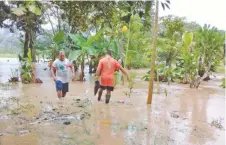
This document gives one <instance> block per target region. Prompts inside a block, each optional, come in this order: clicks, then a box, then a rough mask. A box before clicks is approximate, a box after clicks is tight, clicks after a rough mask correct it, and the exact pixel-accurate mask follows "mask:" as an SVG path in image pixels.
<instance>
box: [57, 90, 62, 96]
mask: <svg viewBox="0 0 226 145" xmlns="http://www.w3.org/2000/svg"><path fill="white" fill-rule="evenodd" d="M57 96H58V98H61V97H62V91H61V90H59V91H57Z"/></svg>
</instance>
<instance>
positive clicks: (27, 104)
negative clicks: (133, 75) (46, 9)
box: [0, 59, 225, 145]
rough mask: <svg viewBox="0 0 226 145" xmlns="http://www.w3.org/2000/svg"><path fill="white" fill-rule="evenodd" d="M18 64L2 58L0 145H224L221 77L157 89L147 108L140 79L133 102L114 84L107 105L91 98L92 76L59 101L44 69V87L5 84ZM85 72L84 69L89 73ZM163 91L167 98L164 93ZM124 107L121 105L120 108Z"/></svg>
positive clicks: (72, 86)
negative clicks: (194, 85)
mask: <svg viewBox="0 0 226 145" xmlns="http://www.w3.org/2000/svg"><path fill="white" fill-rule="evenodd" d="M10 68H12V69H16V68H18V62H17V60H16V59H10V61H9V62H8V61H7V59H0V82H1V88H0V145H223V144H225V141H224V136H225V133H224V131H225V130H224V128H225V116H224V114H225V94H224V89H222V88H220V87H219V85H220V84H221V82H220V78H221V77H223V76H220V74H218V75H217V76H220V77H216V78H214V79H213V80H211V81H209V82H204V83H202V85H201V87H200V88H199V89H198V90H197V89H190V88H189V87H188V85H181V84H171V85H170V86H168V85H166V84H160V87H161V90H162V91H161V93H160V94H154V96H153V104H152V105H151V106H150V105H146V99H147V91H148V90H147V88H148V83H147V82H144V81H140V77H141V76H142V74H144V72H145V71H144V70H139V71H137V73H138V78H137V82H136V85H135V88H134V90H133V93H132V95H131V97H130V98H129V97H128V96H126V95H125V94H126V92H128V88H127V85H124V86H122V85H120V84H118V85H117V86H116V88H115V91H114V92H113V95H112V98H111V102H110V104H108V105H105V104H104V96H103V98H102V99H103V101H101V102H98V101H97V98H96V97H95V96H93V84H94V83H93V81H92V79H90V78H92V76H90V75H88V74H86V79H87V80H88V81H86V82H71V83H70V88H69V89H70V92H69V93H68V94H67V96H66V98H65V99H63V100H58V99H57V97H56V92H55V85H54V81H53V80H52V78H51V75H50V71H49V69H47V70H44V68H48V64H47V63H46V64H37V65H36V69H37V70H38V72H36V73H37V77H39V78H41V79H42V80H43V84H29V85H27V84H21V83H18V84H12V85H8V84H7V83H6V82H7V80H8V78H9V72H10ZM87 71H88V70H87ZM165 90H167V96H166V93H165V92H166V91H165ZM122 102H123V103H122Z"/></svg>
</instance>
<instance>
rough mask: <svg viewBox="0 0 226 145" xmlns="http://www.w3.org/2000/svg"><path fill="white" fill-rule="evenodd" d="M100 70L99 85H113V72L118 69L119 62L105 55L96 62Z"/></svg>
mask: <svg viewBox="0 0 226 145" xmlns="http://www.w3.org/2000/svg"><path fill="white" fill-rule="evenodd" d="M97 69H99V70H100V73H101V74H100V85H101V86H109V87H113V86H114V72H115V71H117V70H119V69H120V64H119V63H118V61H117V60H115V59H114V58H111V57H110V56H105V57H104V58H102V59H101V60H100V62H99V64H98V68H97Z"/></svg>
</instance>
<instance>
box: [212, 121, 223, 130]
mask: <svg viewBox="0 0 226 145" xmlns="http://www.w3.org/2000/svg"><path fill="white" fill-rule="evenodd" d="M222 120H223V119H222V118H219V119H213V121H212V122H211V126H214V127H216V128H218V129H220V130H224V127H223V125H222Z"/></svg>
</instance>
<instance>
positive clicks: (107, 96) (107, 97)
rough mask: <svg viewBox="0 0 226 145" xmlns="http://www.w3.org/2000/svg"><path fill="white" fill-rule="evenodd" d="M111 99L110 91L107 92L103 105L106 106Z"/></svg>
mask: <svg viewBox="0 0 226 145" xmlns="http://www.w3.org/2000/svg"><path fill="white" fill-rule="evenodd" d="M110 98H111V91H110V90H107V94H106V100H105V103H106V104H108V103H109V101H110Z"/></svg>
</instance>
